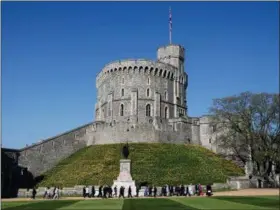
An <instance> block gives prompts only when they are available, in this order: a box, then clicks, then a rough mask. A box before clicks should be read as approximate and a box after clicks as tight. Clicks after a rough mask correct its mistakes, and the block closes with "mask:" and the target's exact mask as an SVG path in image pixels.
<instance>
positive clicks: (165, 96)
mask: <svg viewBox="0 0 280 210" xmlns="http://www.w3.org/2000/svg"><path fill="white" fill-rule="evenodd" d="M164 98H165V100H166V101H167V91H165V93H164Z"/></svg>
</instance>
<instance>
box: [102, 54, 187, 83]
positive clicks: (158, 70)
mask: <svg viewBox="0 0 280 210" xmlns="http://www.w3.org/2000/svg"><path fill="white" fill-rule="evenodd" d="M176 70H177V68H176V67H174V66H172V65H170V64H166V63H163V62H160V61H152V60H148V59H137V60H133V59H127V60H119V61H114V62H111V63H109V64H107V65H106V66H105V67H104V68H103V69H102V71H101V72H100V73H99V74H98V75H97V77H96V86H99V84H101V83H102V82H103V81H104V80H106V79H107V78H108V77H110V76H114V75H116V74H147V75H150V76H155V77H161V78H166V79H168V80H171V81H173V80H176V81H178V82H180V83H182V84H185V82H186V81H187V75H185V76H180V77H179V76H178V77H177V76H176V75H175V73H176Z"/></svg>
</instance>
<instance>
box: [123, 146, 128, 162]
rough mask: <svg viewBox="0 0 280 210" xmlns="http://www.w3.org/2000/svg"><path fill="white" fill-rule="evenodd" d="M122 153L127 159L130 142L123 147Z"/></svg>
mask: <svg viewBox="0 0 280 210" xmlns="http://www.w3.org/2000/svg"><path fill="white" fill-rule="evenodd" d="M122 155H123V157H124V158H125V159H127V158H128V155H129V149H128V144H126V145H124V146H123V148H122Z"/></svg>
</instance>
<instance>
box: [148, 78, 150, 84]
mask: <svg viewBox="0 0 280 210" xmlns="http://www.w3.org/2000/svg"><path fill="white" fill-rule="evenodd" d="M149 84H150V77H148V85H149Z"/></svg>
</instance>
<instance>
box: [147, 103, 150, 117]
mask: <svg viewBox="0 0 280 210" xmlns="http://www.w3.org/2000/svg"><path fill="white" fill-rule="evenodd" d="M146 116H148V117H150V116H151V105H150V104H147V106H146Z"/></svg>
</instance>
